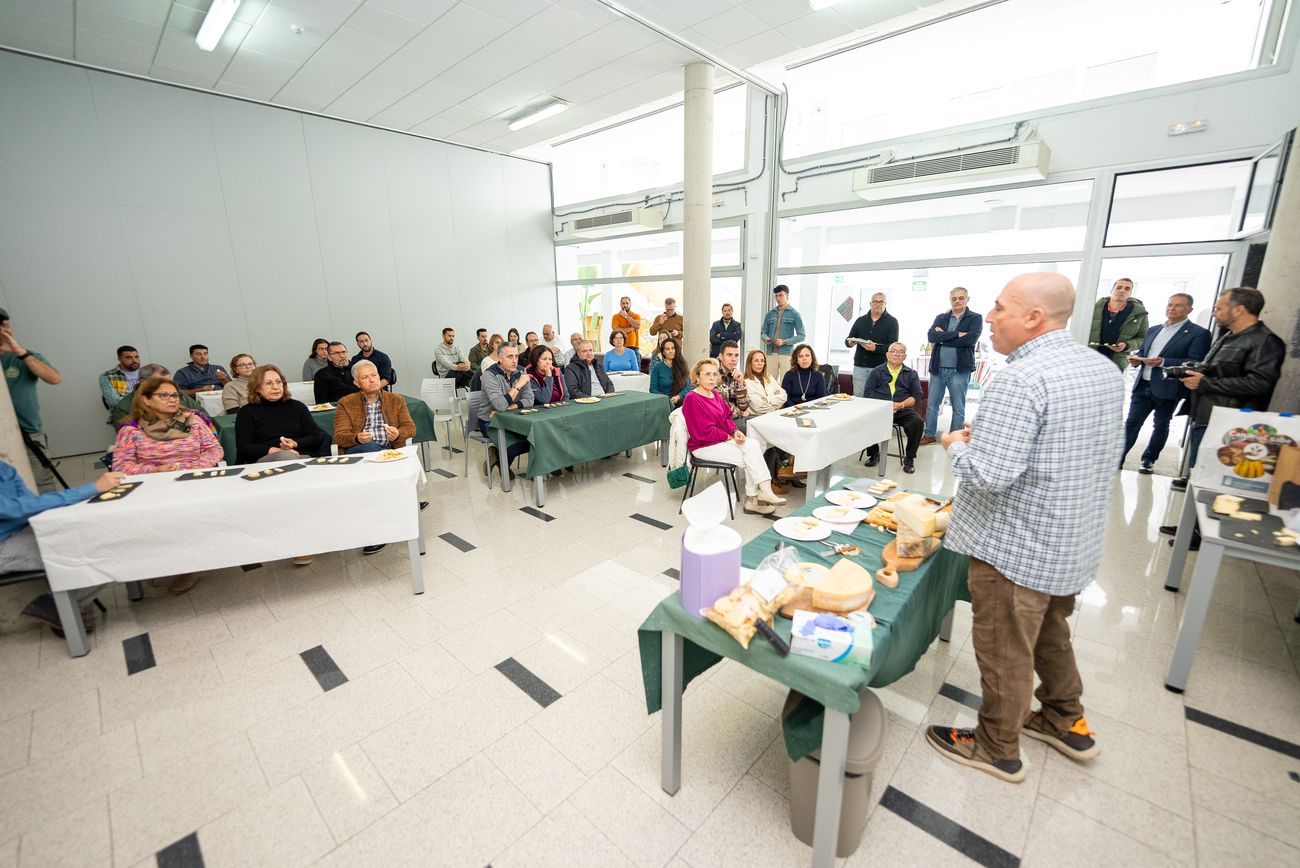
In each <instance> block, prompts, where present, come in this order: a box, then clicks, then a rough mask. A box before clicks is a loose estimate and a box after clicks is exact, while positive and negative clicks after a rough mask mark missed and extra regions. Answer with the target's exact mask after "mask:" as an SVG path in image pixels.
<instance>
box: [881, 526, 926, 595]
mask: <svg viewBox="0 0 1300 868" xmlns="http://www.w3.org/2000/svg"><path fill="white" fill-rule="evenodd" d="M938 550H939V540H938V539H936V538H934V537H931V538H930V552H929V554H927V555H926V556H925V557H920V558H903V557H899V556H898V540H896V539H891V540H890V541H889V544H888V545H886V546H885V550H884V551H882V552H881V553H880V560H881V562H882V563H883V564H884V566H883V567H881V568H880V569H879V570H876V581H877V582H880V584H882V585H884V586H885V587H886V588H897V587H898V574H899V573H910V572H912V571H913V570H915V569H916V568H917V567H919V566H920V565H921V564H922V563H923V562H924V561H925V558H928V557H929V556H930V555H932V554H934V553H935V552H937V551H938Z"/></svg>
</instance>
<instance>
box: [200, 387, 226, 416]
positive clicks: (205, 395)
mask: <svg viewBox="0 0 1300 868" xmlns="http://www.w3.org/2000/svg"><path fill="white" fill-rule="evenodd" d="M194 397H195V398H196V399H197V400H198V402H199V404H200V405H202V407H203V412H204V413H207V414H208V415H209V416H220V415H221V414H222V413H224V412H226V410H225V408H224V407H222V406H221V390H220V389H216V390H214V391H211V392H199V393H197V394H195V396H194Z"/></svg>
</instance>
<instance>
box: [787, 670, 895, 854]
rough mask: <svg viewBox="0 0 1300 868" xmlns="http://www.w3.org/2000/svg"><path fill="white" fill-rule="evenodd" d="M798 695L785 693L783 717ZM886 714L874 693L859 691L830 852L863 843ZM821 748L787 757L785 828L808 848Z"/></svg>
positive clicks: (848, 850)
mask: <svg viewBox="0 0 1300 868" xmlns="http://www.w3.org/2000/svg"><path fill="white" fill-rule="evenodd" d="M802 698H803V697H802V696H800V695H799V694H798V693H795V692H794V691H791V692H790V695H789V696H787V697H786V700H785V708H784V709H783V710H782V712H781V716H782V717H785V716H786V715H787V714H789V713H790V711H791V710H792V709H793V708H794V707H795V705H797V704H798V702H799V700H801V699H802ZM887 723H888V716H887V715H886V714H885V707H884V706H883V705H881V704H880V699H879V697H877V696H876V694H874V693H872V692H871V691H870V690H866V691H863V693H862V698H861V705H860V707H859V708H858V713H857V714H855V715H853V718H852V720H850V721H849V749H848V757H847V759H846V762H845V764H844V782H843V796H842V797H841V801H840V834H839V838H838V839H837V840H836V842H835V855H836V856H838V857H844V856H848V855H850V854H852V853H853V852H854V851H855V850H857V849H858V845H859V844H860V843H862V830H863V829H865V828H866V825H867V809H868V808H869V807H870V798H871V781H872V778H873V777H874V776H875V771H876V766H877V765H878V764H879V763H880V755H881V754H882V753H883V752H884V749H885V726H886V725H887ZM820 759H821V751H820V750H816V751H813V752H812V753H811V754H809V755H808V756H806V757H804V758H803V759H801V760H799V761H797V762H795V761H790V828H791V829H792V830H793V831H794V836H795V837H796V838H798V839H799V840H800V841H803V842H804V843H805V844H807V845H808V846H809V847H811V846H812V843H813V824H814V821H815V818H816V816H817V778H818V776H819V775H820V774H821V763H820V762H819V760H820Z"/></svg>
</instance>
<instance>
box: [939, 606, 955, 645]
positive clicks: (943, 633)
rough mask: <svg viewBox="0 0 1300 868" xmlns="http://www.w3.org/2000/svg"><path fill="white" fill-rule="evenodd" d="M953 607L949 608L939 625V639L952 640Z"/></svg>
mask: <svg viewBox="0 0 1300 868" xmlns="http://www.w3.org/2000/svg"><path fill="white" fill-rule="evenodd" d="M953 611H954V610H953V609H949V610H948V614H947V615H944V616H943V623H942V624H940V625H939V639H940V640H942V641H944V642H951V641H952V615H953Z"/></svg>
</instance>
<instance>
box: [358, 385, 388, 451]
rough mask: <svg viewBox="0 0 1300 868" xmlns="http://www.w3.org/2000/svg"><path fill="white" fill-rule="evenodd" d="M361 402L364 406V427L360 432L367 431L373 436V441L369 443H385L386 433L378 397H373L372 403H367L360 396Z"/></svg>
mask: <svg viewBox="0 0 1300 868" xmlns="http://www.w3.org/2000/svg"><path fill="white" fill-rule="evenodd" d="M362 401H363V402H364V403H365V405H366V425H365V427H364V428H362V429H361V430H362V431H369V432H370V433H371V434H373V435H375V439H374V440H371V441H370V442H371V443H380V444H384V443H387V442H388V431H387V429H385V428H384V410H383V405H382V403H381V402H380V400H379V398H378V396H376V397H375V400H374V401H368V400H366V399H365V396H362Z"/></svg>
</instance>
